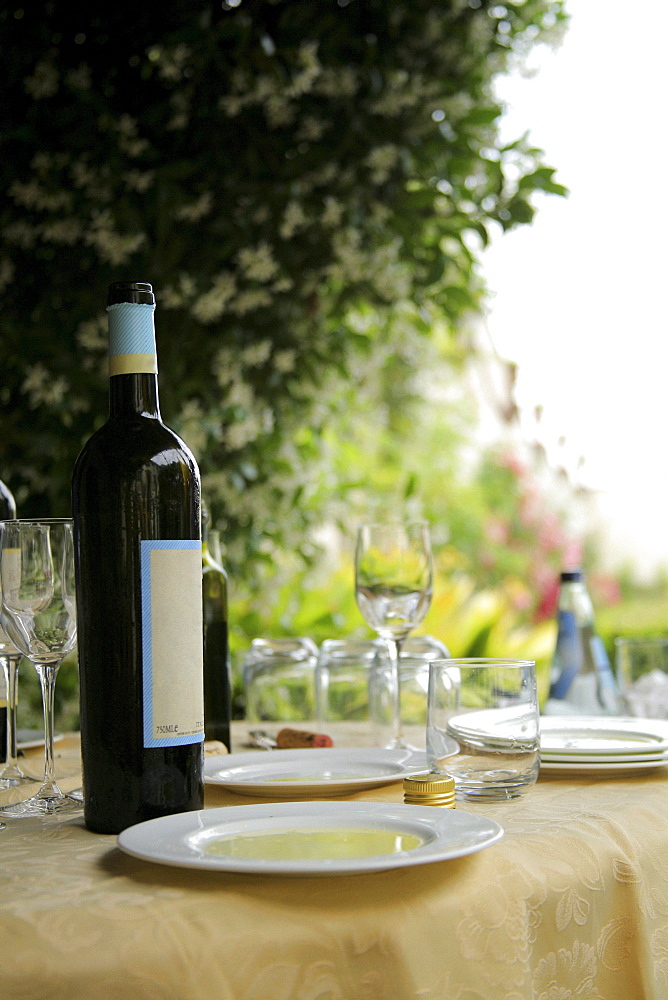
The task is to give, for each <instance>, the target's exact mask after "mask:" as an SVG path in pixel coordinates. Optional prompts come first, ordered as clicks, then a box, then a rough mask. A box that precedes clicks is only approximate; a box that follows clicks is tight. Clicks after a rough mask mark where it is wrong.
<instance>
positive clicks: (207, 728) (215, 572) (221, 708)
mask: <svg viewBox="0 0 668 1000" xmlns="http://www.w3.org/2000/svg"><path fill="white" fill-rule="evenodd" d="M202 602H203V611H204V735H205V738H206V739H207V740H220V741H221V742H222V743H224V744H225V746H226V747H227V749H228V750H231V749H232V747H231V744H230V718H231V714H232V713H231V698H232V695H231V682H230V660H229V647H228V625H227V573H226V572H225V570H224V568H223V565H222V556H221V552H220V532H218V531H215V530H209V529H208V527H207V525H206V520H205V519H203V520H202Z"/></svg>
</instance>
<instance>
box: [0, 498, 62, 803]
mask: <svg viewBox="0 0 668 1000" xmlns="http://www.w3.org/2000/svg"><path fill="white" fill-rule="evenodd" d="M0 579H1V581H2V613H3V623H4V625H5V629H6V632H7V635H8V637H9V639H10V640H11V642H12V643H13V644H14V645H15V646H16V648H17V649H18V651H19V652H20V653H22V654H23V655H24V656H26V657H27V658H28V659H29V660H31V662H32V664H33V666H34V667H35V669H36V671H37V674H38V676H39V679H40V686H41V689H42V701H43V707H44V780H43V782H42V784H41V786H40V788H39V790H38V791H37V792H36V793H35V795H33V796H32V797H31V798H29V799H27V800H25V801H23V802H17V803H15V804H14V805H11V806H7V807H5V808H4V809H3V810H2V813H3V815H12V816H35V815H50V814H53V813H59V812H63V811H65V810H68V809H73V808H79V807H78V806H77V805H76V804H75V803H74V802H73V801H72V800H71V799H70V798H68V796H66V795H64V794H63V792H61V790H60V788H59V787H58V784H57V782H56V779H55V770H54V761H53V728H54V726H53V723H54V700H53V699H54V689H55V683H56V675H57V673H58V669H59V667H60V664H61V662H62V660H63V658H64V656H65V655H66V654H67V653H69V652H71V650H72V649H74V646H75V644H76V600H75V588H74V550H73V536H72V521H71V520H69V519H67V518H49V519H44V520H31V521H27V520H13V521H3V522H0Z"/></svg>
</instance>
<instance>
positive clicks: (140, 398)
mask: <svg viewBox="0 0 668 1000" xmlns="http://www.w3.org/2000/svg"><path fill="white" fill-rule="evenodd" d="M131 414H136V415H138V416H142V417H154V418H155V419H156V420H159V419H160V402H159V398H158V378H157V376H156V375H150V374H147V373H146V372H134V373H132V374H131V375H112V376H111V378H110V379H109V416H111V417H119V416H128V415H131Z"/></svg>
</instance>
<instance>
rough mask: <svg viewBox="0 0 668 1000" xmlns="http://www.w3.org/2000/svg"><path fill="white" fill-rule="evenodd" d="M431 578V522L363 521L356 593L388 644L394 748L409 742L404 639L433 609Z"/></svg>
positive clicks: (369, 620)
mask: <svg viewBox="0 0 668 1000" xmlns="http://www.w3.org/2000/svg"><path fill="white" fill-rule="evenodd" d="M432 577H433V573H432V558H431V542H430V538H429V525H428V524H427V522H426V521H416V522H408V523H399V522H397V523H394V522H386V523H378V524H362V525H360V527H359V528H358V532H357V545H356V549H355V596H356V599H357V605H358V607H359V609H360V611H361V613H362V616H363V618H364V620H365V621H366V623H367V624H368V625H370V626H371V628H372V629H374V631H375V632H376V633H377V634H378V635H379V636H380V638H381V639H384V640H385V642H386V644H387V649H388V654H389V657H390V663H391V684H392V693H391V696H392V702H393V713H392V714H393V730H394V735H393V738H392V741H391V743H390V746H392V747H406V744H405V742H404V740H403V737H402V735H401V710H400V690H399V654H400V652H401V644H402V643H403V641H404V640H405V639H406V637H407V636H408V635H409V634H410V633H411V632H412V631H413V629H414V628H415V627H416V625H419V624H420V622H421V621H422V620H423V618H424V616H425V615H426V613H427V611H428V610H429V606H430V604H431V595H432Z"/></svg>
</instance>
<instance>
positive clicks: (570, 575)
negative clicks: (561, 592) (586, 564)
mask: <svg viewBox="0 0 668 1000" xmlns="http://www.w3.org/2000/svg"><path fill="white" fill-rule="evenodd" d="M581 579H582V570H581V569H568V570H564V572H563V573H562V574H561V582H562V583H572V582H573V581H574V580H581Z"/></svg>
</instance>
